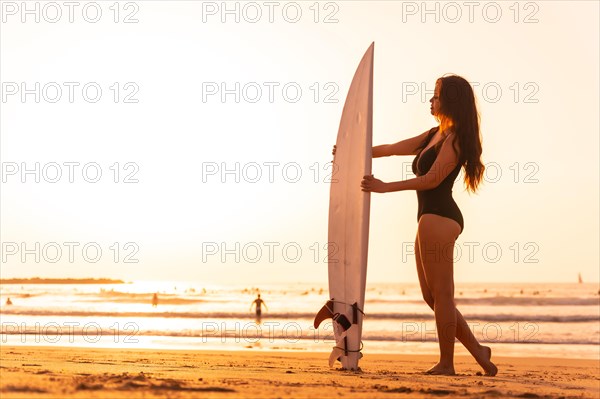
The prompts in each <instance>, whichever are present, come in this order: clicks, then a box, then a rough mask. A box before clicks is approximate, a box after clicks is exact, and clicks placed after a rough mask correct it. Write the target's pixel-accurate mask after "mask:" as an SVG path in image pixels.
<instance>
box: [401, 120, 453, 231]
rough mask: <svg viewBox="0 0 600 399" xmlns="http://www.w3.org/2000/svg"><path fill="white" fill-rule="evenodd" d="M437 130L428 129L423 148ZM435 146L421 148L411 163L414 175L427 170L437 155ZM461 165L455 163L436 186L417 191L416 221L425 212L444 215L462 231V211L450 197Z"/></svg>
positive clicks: (423, 173)
mask: <svg viewBox="0 0 600 399" xmlns="http://www.w3.org/2000/svg"><path fill="white" fill-rule="evenodd" d="M437 130H438V128H437V127H434V128H433V129H431V130H430V131H429V135H428V136H427V139H426V143H425V145H424V146H423V148H425V147H427V145H428V144H429V142H430V141H431V138H432V137H433V135H434V134H435V132H436V131H437ZM436 147H438V145H437V144H436V145H434V146H432V147H430V148H428V149H427V150H425V151H423V150H421V151H420V152H419V154H417V156H416V157H415V159H414V160H413V163H412V171H413V173H414V174H415V175H416V176H423V175H425V174H427V172H429V169H431V166H432V165H433V163H434V161H435V159H436V158H437V156H438V153H437V150H436ZM461 167H462V165H460V164H459V165H456V167H455V168H454V170H452V172H450V174H448V176H446V178H445V179H444V180H443V181H442V182H441V183H440V184H439V186H437V187H436V188H432V189H431V190H423V191H417V199H418V201H419V210H418V212H417V222H418V221H419V219H420V218H421V215H423V214H426V213H432V214H434V215H439V216H444V217H447V218H450V219H452V220H455V221H456V222H457V223H458V224H459V225H460V232H461V233H462V231H463V227H464V221H463V216H462V213H461V212H460V209H459V208H458V205H456V202H454V198H452V186H453V185H454V181H455V180H456V177H457V176H458V173H459V172H460V168H461Z"/></svg>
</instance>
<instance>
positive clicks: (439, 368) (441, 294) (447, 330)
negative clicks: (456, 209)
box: [417, 214, 460, 374]
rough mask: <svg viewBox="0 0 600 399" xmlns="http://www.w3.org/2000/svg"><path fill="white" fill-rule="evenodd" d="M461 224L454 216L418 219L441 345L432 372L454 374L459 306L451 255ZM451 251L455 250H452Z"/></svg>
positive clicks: (422, 251)
mask: <svg viewBox="0 0 600 399" xmlns="http://www.w3.org/2000/svg"><path fill="white" fill-rule="evenodd" d="M459 233H460V226H459V225H458V223H456V222H455V221H454V220H452V219H448V218H444V217H442V216H438V215H431V214H425V215H423V216H421V219H420V220H419V228H418V232H417V234H418V238H419V250H420V255H421V264H422V266H423V271H424V276H425V279H426V281H427V285H428V286H429V289H430V292H431V295H432V297H433V311H434V313H435V324H436V327H437V334H438V342H439V345H440V361H439V363H438V364H437V365H435V366H434V367H433V368H432V369H430V370H429V372H431V373H433V374H454V341H455V337H456V307H455V305H454V277H453V260H452V256H447V255H446V254H447V253H448V252H449V251H450V250H451V249H452V248H454V241H455V239H456V237H457V236H458V234H459ZM450 253H452V252H450Z"/></svg>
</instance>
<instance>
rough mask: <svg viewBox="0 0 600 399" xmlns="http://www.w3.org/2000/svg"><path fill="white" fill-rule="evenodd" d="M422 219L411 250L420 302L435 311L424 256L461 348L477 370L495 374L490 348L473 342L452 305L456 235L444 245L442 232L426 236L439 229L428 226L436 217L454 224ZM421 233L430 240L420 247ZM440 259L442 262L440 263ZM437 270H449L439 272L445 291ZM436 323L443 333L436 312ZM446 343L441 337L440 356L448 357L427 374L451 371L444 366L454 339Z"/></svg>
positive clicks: (458, 313) (452, 369) (462, 318)
mask: <svg viewBox="0 0 600 399" xmlns="http://www.w3.org/2000/svg"><path fill="white" fill-rule="evenodd" d="M425 216H427V218H428V220H426V221H425V222H424V223H423V226H422V225H421V223H419V233H418V234H417V238H416V240H415V248H416V251H415V257H416V263H417V275H418V277H419V284H420V286H421V292H422V294H423V299H424V300H425V302H426V303H427V304H428V305H429V307H430V308H431V309H433V310H434V312H435V311H436V307H435V300H434V293H433V291H432V289H431V288H430V286H429V283H428V280H427V277H428V275H427V274H426V272H425V268H424V265H423V261H422V257H427V258H429V260H430V262H429V265H428V269H429V274H430V275H431V276H429V278H431V279H432V283H437V287H438V289H440V286H441V288H442V290H441V291H442V292H440V294H439V295H438V297H439V298H440V300H445V301H446V302H447V303H449V304H451V305H452V307H454V313H455V315H456V316H455V319H454V320H453V319H452V318H451V317H450V318H449V321H450V322H452V321H454V325H455V328H454V331H455V335H456V338H458V339H459V341H460V342H461V343H462V344H463V345H464V346H465V348H467V350H468V351H469V352H470V353H471V355H473V357H474V358H475V360H477V362H478V363H479V364H480V365H481V367H483V369H484V370H485V371H486V374H490V375H495V374H496V373H497V372H498V369H497V368H496V366H495V365H494V364H493V363H492V362H491V361H490V358H491V349H490V348H489V347H486V346H482V345H480V344H479V342H478V341H477V339H476V338H475V336H474V335H473V333H472V332H471V329H470V328H469V326H468V325H467V322H466V321H465V319H464V317H463V316H462V314H461V313H460V312H459V311H458V309H456V307H455V305H454V279H453V276H452V269H453V259H452V257H453V249H454V241H455V239H452V237H456V235H452V233H451V235H450V241H449V242H447V243H446V244H442V242H443V241H444V240H447V237H446V238H444V232H442V235H441V236H440V235H438V236H437V237H436V236H434V235H431V234H430V230H431V229H432V228H433V229H435V230H436V231H439V230H440V229H439V228H437V227H435V226H431V225H432V224H434V225H435V219H436V218H441V219H442V222H444V220H443V219H446V220H449V221H450V222H451V223H454V224H456V222H454V221H452V220H450V219H447V218H443V217H440V216H437V215H424V216H423V217H425ZM429 216H433V219H434V220H433V221H430V220H429V219H430V218H429ZM431 222H433V223H431ZM456 226H457V227H458V230H457V234H458V232H460V227H459V226H458V224H456ZM421 230H425V231H424V232H423V233H422V234H421V235H423V236H424V237H426V239H430V240H431V242H429V244H428V243H427V242H425V243H424V244H423V245H421V242H420V240H419V235H420V232H421ZM448 231H450V232H451V231H452V228H451V227H449V228H448ZM432 243H433V244H432ZM436 243H437V244H436ZM428 245H429V246H428ZM442 260H443V261H445V262H441V261H442ZM440 262H441V265H440ZM436 264H438V266H435V265H436ZM436 268H437V269H436ZM440 268H442V269H443V268H445V269H449V270H450V272H451V273H450V276H449V277H448V275H447V273H446V274H445V275H444V273H442V275H444V276H445V277H444V278H445V279H447V280H446V281H447V283H448V284H447V285H446V287H445V288H444V287H443V284H440V283H439V282H438V280H439V279H440V273H436V270H440ZM442 283H443V281H442ZM448 285H449V286H448ZM444 290H446V291H449V292H451V295H450V296H448V295H446V296H444V293H443V291H444ZM446 294H447V292H446ZM440 295H441V296H440ZM441 309H445V308H444V307H443V306H442V307H441V308H440V307H439V306H438V311H440V310H441ZM442 322H443V321H442ZM436 324H438V331H443V330H440V327H439V323H438V317H437V312H436ZM438 334H439V333H438ZM447 338H448V337H447ZM448 341H450V339H449V338H448V339H447V340H446V341H445V342H442V338H441V337H440V354H443V353H446V356H448V357H447V358H442V356H441V358H440V363H439V364H438V365H436V366H434V367H433V368H432V369H430V370H429V371H430V372H431V373H435V374H438V373H442V374H446V373H448V372H450V373H453V372H454V367H453V365H452V363H450V364H451V365H452V367H447V363H448V361H449V360H450V359H453V354H454V340H453V339H452V342H451V343H450V345H449V342H448ZM442 346H443V348H442ZM449 346H451V348H449ZM449 351H450V354H451V355H449V354H448V352H449ZM440 364H441V366H440Z"/></svg>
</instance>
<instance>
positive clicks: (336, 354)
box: [329, 346, 344, 367]
mask: <svg viewBox="0 0 600 399" xmlns="http://www.w3.org/2000/svg"><path fill="white" fill-rule="evenodd" d="M343 354H344V350H343V349H342V348H339V347H337V346H336V347H334V348H333V350H332V351H331V354H330V355H329V367H333V364H334V363H335V361H336V360H340V357H341V356H342V355H343Z"/></svg>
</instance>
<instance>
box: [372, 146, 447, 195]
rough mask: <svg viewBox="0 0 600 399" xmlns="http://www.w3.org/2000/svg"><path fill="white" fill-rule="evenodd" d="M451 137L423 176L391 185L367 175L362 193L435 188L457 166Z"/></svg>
mask: <svg viewBox="0 0 600 399" xmlns="http://www.w3.org/2000/svg"><path fill="white" fill-rule="evenodd" d="M452 136H453V135H452ZM452 136H450V137H448V138H447V139H446V140H445V141H444V143H443V144H442V148H440V152H439V154H438V156H437V158H436V159H435V161H434V162H433V165H431V169H429V172H427V173H426V174H424V175H423V176H418V177H415V178H413V179H408V180H402V181H397V182H392V183H384V182H382V181H381V180H379V179H375V177H374V176H373V175H368V176H365V177H364V178H363V180H362V182H361V188H362V191H367V192H375V193H391V192H395V191H404V190H416V191H424V190H431V189H434V188H436V187H437V186H439V185H440V183H441V182H442V181H444V179H445V178H446V177H447V176H448V175H449V174H450V172H452V171H453V170H454V168H456V165H458V155H457V154H456V151H455V149H454V147H453V146H452V141H453V138H454V137H452Z"/></svg>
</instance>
